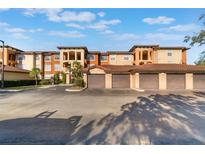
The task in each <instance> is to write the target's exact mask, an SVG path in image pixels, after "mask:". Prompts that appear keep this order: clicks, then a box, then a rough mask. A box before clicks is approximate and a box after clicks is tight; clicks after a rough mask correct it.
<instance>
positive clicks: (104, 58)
mask: <svg viewBox="0 0 205 154" xmlns="http://www.w3.org/2000/svg"><path fill="white" fill-rule="evenodd" d="M100 60H101V61H107V60H108V56H100Z"/></svg>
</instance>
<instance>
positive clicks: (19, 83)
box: [0, 80, 36, 87]
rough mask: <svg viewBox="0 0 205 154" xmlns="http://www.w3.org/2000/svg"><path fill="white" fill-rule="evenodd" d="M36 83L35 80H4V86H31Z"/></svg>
mask: <svg viewBox="0 0 205 154" xmlns="http://www.w3.org/2000/svg"><path fill="white" fill-rule="evenodd" d="M35 83H36V82H35V80H11V81H4V87H17V86H30V85H35ZM0 85H1V83H0Z"/></svg>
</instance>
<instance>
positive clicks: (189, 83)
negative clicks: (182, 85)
mask: <svg viewBox="0 0 205 154" xmlns="http://www.w3.org/2000/svg"><path fill="white" fill-rule="evenodd" d="M185 79H186V80H185V82H186V89H187V90H192V89H193V73H186V74H185Z"/></svg>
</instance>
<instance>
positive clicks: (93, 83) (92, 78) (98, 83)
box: [88, 74, 105, 88]
mask: <svg viewBox="0 0 205 154" xmlns="http://www.w3.org/2000/svg"><path fill="white" fill-rule="evenodd" d="M88 88H105V75H104V74H90V75H88Z"/></svg>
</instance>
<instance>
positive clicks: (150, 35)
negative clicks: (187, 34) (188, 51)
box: [144, 33, 184, 41]
mask: <svg viewBox="0 0 205 154" xmlns="http://www.w3.org/2000/svg"><path fill="white" fill-rule="evenodd" d="M144 38H145V39H148V40H162V41H168V40H183V38H184V35H179V34H166V33H148V34H145V35H144Z"/></svg>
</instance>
